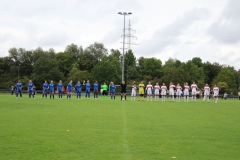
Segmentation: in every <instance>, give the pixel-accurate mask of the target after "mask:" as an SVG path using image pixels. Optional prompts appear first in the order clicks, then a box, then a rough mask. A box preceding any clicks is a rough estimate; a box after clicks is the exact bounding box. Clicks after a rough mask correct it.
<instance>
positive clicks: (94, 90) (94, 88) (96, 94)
mask: <svg viewBox="0 0 240 160" xmlns="http://www.w3.org/2000/svg"><path fill="white" fill-rule="evenodd" d="M98 89H99V85H98V82H97V81H95V83H94V84H93V95H94V99H98Z"/></svg>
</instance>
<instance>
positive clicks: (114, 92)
mask: <svg viewBox="0 0 240 160" xmlns="http://www.w3.org/2000/svg"><path fill="white" fill-rule="evenodd" d="M109 88H110V94H111V100H112V99H114V100H115V94H116V86H115V85H114V82H111V83H110V87H109Z"/></svg>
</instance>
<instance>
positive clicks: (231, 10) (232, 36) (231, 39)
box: [208, 0, 240, 44]
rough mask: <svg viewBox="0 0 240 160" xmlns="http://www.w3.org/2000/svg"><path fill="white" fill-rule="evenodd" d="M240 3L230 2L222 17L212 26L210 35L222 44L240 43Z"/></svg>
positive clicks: (233, 0)
mask: <svg viewBox="0 0 240 160" xmlns="http://www.w3.org/2000/svg"><path fill="white" fill-rule="evenodd" d="M239 15H240V1H239V0H229V1H228V3H227V5H226V7H225V8H224V11H223V13H222V15H221V16H220V17H219V18H218V19H217V20H216V21H215V22H214V23H213V24H212V25H211V26H210V28H209V30H208V33H209V35H211V36H212V37H213V38H214V39H215V40H217V41H218V42H221V43H229V44H233V43H237V42H239V41H240V32H239V28H240V16H239Z"/></svg>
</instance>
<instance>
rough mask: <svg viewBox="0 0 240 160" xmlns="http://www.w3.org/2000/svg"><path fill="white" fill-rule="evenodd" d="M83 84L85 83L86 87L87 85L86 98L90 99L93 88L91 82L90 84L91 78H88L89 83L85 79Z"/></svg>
mask: <svg viewBox="0 0 240 160" xmlns="http://www.w3.org/2000/svg"><path fill="white" fill-rule="evenodd" d="M83 85H85V87H86V91H85V99H88V100H89V98H90V88H91V84H90V82H89V80H87V83H85V81H83Z"/></svg>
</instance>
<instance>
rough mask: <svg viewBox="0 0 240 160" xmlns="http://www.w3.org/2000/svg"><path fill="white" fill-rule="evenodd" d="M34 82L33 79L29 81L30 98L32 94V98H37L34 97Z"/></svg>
mask: <svg viewBox="0 0 240 160" xmlns="http://www.w3.org/2000/svg"><path fill="white" fill-rule="evenodd" d="M33 87H34V84H33V83H32V80H29V83H28V97H29V98H31V96H32V98H33V99H35V98H34V88H33Z"/></svg>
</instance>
